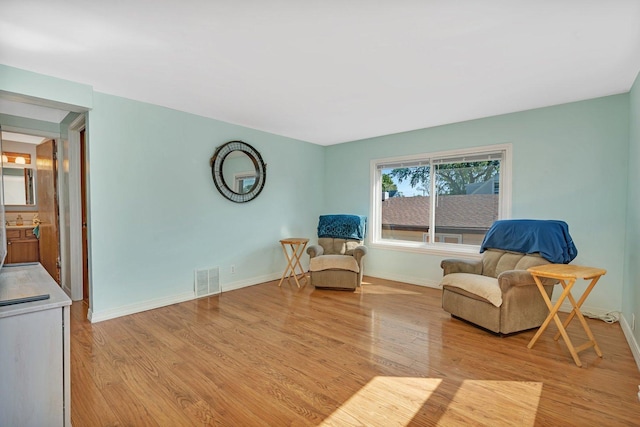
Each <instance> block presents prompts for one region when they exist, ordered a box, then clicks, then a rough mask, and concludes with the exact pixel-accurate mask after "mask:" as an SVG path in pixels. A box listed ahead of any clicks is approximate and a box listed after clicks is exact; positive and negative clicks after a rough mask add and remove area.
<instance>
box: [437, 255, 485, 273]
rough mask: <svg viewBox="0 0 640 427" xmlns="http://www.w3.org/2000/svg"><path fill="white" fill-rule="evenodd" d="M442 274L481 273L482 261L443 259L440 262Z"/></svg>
mask: <svg viewBox="0 0 640 427" xmlns="http://www.w3.org/2000/svg"><path fill="white" fill-rule="evenodd" d="M440 267H442V270H443V271H442V275H443V276H446V275H447V274H452V273H470V274H482V261H470V260H466V259H443V260H442V262H441V263H440Z"/></svg>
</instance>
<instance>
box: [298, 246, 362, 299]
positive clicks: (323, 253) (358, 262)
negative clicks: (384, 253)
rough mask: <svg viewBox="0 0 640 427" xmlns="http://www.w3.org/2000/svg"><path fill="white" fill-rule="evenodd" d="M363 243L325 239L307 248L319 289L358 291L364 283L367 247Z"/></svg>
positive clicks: (310, 271)
mask: <svg viewBox="0 0 640 427" xmlns="http://www.w3.org/2000/svg"><path fill="white" fill-rule="evenodd" d="M362 243H363V242H362V241H361V240H354V239H340V238H334V237H321V238H319V239H318V244H317V245H312V246H309V247H308V248H307V254H309V257H310V258H311V259H310V260H309V273H310V276H311V284H312V285H313V286H315V287H316V288H334V289H347V290H355V289H356V288H357V287H358V286H360V285H361V284H362V275H363V272H364V257H365V255H366V254H367V248H366V247H365V246H364V245H363V244H362Z"/></svg>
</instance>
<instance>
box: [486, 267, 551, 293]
mask: <svg viewBox="0 0 640 427" xmlns="http://www.w3.org/2000/svg"><path fill="white" fill-rule="evenodd" d="M498 283H499V285H500V290H502V292H506V291H507V290H508V289H509V288H511V287H514V286H535V285H536V282H535V280H533V276H532V275H531V273H529V272H528V271H527V270H507V271H503V272H502V273H500V275H499V276H498ZM556 283H558V281H557V280H555V279H548V278H547V279H542V285H543V286H549V285H555V284H556Z"/></svg>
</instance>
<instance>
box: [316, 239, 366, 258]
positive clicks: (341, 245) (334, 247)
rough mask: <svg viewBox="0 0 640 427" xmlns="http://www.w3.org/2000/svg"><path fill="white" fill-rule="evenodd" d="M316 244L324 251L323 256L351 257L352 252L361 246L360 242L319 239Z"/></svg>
mask: <svg viewBox="0 0 640 427" xmlns="http://www.w3.org/2000/svg"><path fill="white" fill-rule="evenodd" d="M318 244H319V245H320V246H322V248H323V249H324V254H325V255H353V250H354V249H355V248H357V247H358V246H360V245H362V240H350V239H338V238H333V237H320V238H318Z"/></svg>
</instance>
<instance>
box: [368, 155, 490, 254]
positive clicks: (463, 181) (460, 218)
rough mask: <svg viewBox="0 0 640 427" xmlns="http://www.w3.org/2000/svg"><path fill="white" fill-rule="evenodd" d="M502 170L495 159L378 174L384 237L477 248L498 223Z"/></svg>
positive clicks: (387, 170) (393, 169) (430, 164)
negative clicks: (475, 246)
mask: <svg viewBox="0 0 640 427" xmlns="http://www.w3.org/2000/svg"><path fill="white" fill-rule="evenodd" d="M424 163H428V164H424ZM500 165H501V160H497V159H495V158H494V159H489V160H481V161H472V162H468V161H461V162H440V163H439V162H438V161H429V162H422V164H420V165H418V166H406V167H387V168H382V169H380V173H381V180H380V181H381V186H382V188H381V190H382V192H383V202H382V206H381V209H382V212H381V218H382V221H381V226H382V230H381V231H382V232H381V237H382V238H383V239H394V240H408V241H418V242H425V243H430V242H431V241H432V239H433V241H434V242H442V243H461V244H470V245H479V244H480V243H481V242H482V239H483V238H484V235H485V234H486V232H487V230H488V229H489V227H491V225H492V224H493V222H494V221H495V220H497V219H499V212H500V209H499V194H500ZM392 166H393V165H392ZM432 180H434V181H433V182H432ZM431 209H433V213H432V211H431ZM432 214H433V216H432ZM432 223H433V224H434V230H433V231H434V232H433V233H431V224H432Z"/></svg>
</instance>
